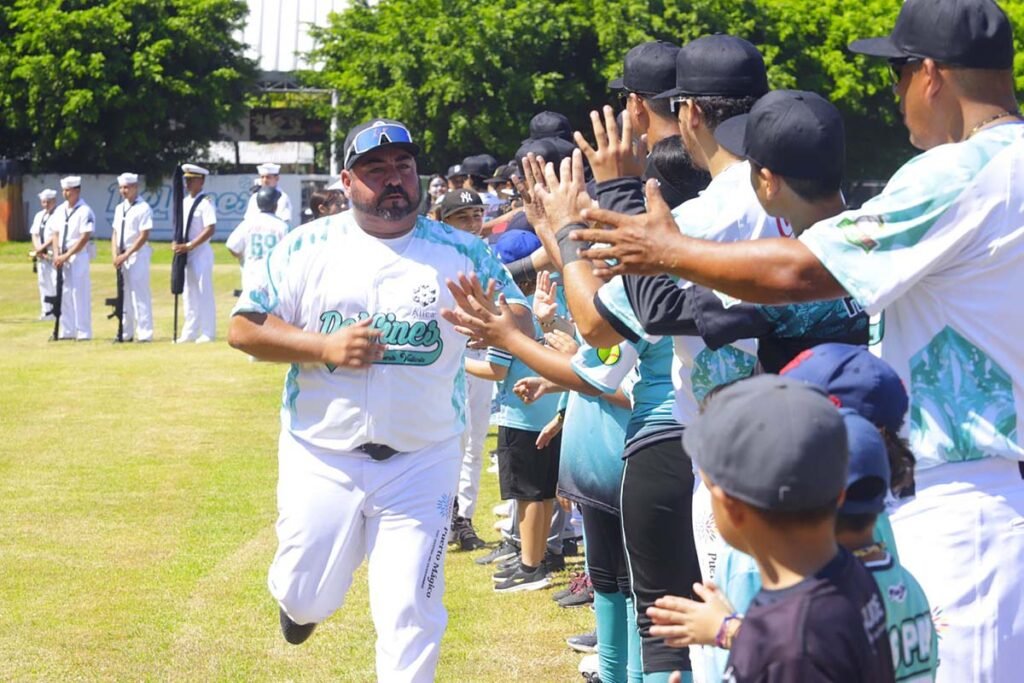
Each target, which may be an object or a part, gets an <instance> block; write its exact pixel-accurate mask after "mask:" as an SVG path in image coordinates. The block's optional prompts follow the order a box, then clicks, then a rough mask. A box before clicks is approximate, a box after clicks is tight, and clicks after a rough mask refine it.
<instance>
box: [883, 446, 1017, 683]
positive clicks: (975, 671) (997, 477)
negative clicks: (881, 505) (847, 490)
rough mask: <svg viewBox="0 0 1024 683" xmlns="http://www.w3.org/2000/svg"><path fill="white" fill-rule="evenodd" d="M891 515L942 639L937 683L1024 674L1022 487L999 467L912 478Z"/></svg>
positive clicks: (1005, 466)
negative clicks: (911, 488) (911, 492)
mask: <svg viewBox="0 0 1024 683" xmlns="http://www.w3.org/2000/svg"><path fill="white" fill-rule="evenodd" d="M915 481H916V489H917V494H916V496H915V497H914V498H910V499H908V500H906V501H905V502H903V503H902V504H901V505H900V506H899V507H898V508H897V509H896V511H895V512H894V513H893V514H892V526H893V530H894V531H895V533H896V541H897V543H898V544H899V548H900V561H901V562H902V564H903V566H904V567H906V568H907V569H908V570H909V571H910V573H911V574H913V575H914V577H915V578H916V579H917V580H918V582H919V583H920V584H921V587H922V588H923V589H924V592H925V594H926V595H927V596H928V602H929V603H931V606H932V613H933V614H934V615H935V622H936V623H935V626H936V630H937V631H938V634H939V670H938V678H937V680H938V681H940V682H947V683H952V682H954V681H956V682H957V683H961V682H962V681H971V682H972V683H1005V682H1006V681H1018V680H1021V677H1022V675H1024V674H1022V672H1024V480H1022V479H1021V474H1020V470H1019V469H1018V467H1017V463H1016V462H1013V461H1011V460H1005V459H1001V458H988V459H985V460H975V461H969V462H958V463H949V464H946V465H940V466H939V467H934V468H930V469H926V470H922V471H919V472H917V473H916V475H915Z"/></svg>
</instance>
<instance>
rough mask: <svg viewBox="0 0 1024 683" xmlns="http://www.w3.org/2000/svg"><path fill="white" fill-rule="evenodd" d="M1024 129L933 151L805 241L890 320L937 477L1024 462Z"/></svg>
mask: <svg viewBox="0 0 1024 683" xmlns="http://www.w3.org/2000/svg"><path fill="white" fill-rule="evenodd" d="M1022 177H1024V125H1021V124H1019V123H1008V124H1003V125H998V126H993V127H991V128H987V129H985V130H982V131H979V132H978V133H977V134H976V135H973V136H971V137H970V138H969V139H967V140H965V141H963V142H958V143H953V144H946V145H940V146H938V147H935V148H933V149H930V150H928V151H927V152H924V153H923V154H920V155H918V156H916V157H914V158H913V159H911V160H910V161H908V162H907V163H906V164H904V166H903V167H902V168H901V169H900V170H899V171H897V172H896V174H895V175H894V176H893V177H892V179H891V180H890V181H889V183H888V184H887V185H886V187H885V189H884V190H883V191H882V193H881V194H879V195H878V196H877V197H875V198H873V199H871V200H869V201H867V202H865V203H864V205H863V206H862V207H860V208H859V209H856V210H853V211H846V212H843V213H841V214H839V215H837V216H835V217H833V218H830V219H828V220H825V221H822V222H820V223H817V224H816V225H814V226H813V227H811V228H810V229H808V230H807V231H805V232H804V233H803V234H802V235H801V236H800V238H799V239H800V241H801V242H802V243H803V244H804V245H806V246H807V247H808V248H809V249H810V250H811V252H812V253H813V254H814V255H815V256H816V257H817V258H818V260H819V261H821V263H822V264H823V265H824V266H825V267H826V268H827V269H828V270H829V272H830V273H832V275H833V276H834V277H835V278H836V280H838V282H839V284H841V285H842V286H843V288H844V289H845V290H846V291H847V292H849V293H850V295H852V296H853V298H854V299H856V300H857V302H858V303H860V304H861V305H862V306H863V307H864V308H865V309H866V310H867V312H868V313H869V314H871V315H873V316H878V315H879V314H881V315H882V317H881V319H878V318H877V317H876V322H877V325H876V327H875V329H876V331H877V334H876V337H877V342H878V343H877V344H876V345H875V346H874V347H873V350H875V352H876V353H878V355H880V356H881V358H882V359H883V360H885V361H886V362H888V363H889V364H890V365H891V366H892V367H893V368H894V369H895V370H896V372H897V373H898V374H899V376H900V378H901V379H902V380H903V383H904V385H905V386H906V387H907V391H908V393H909V394H910V412H909V415H908V419H907V423H908V431H909V441H910V446H911V448H912V450H913V451H914V454H915V455H916V456H917V468H918V469H919V470H923V469H926V468H929V467H935V466H937V465H941V464H943V463H946V462H957V461H965V460H978V459H981V458H987V457H1003V458H1008V459H1010V460H1024V447H1022V442H1021V438H1022V436H1021V432H1020V431H1019V430H1018V429H1017V425H1018V422H1019V420H1020V414H1021V408H1022V401H1024V344H1022V343H1021V339H1022V338H1024V315H1021V312H1020V305H1019V303H1018V301H1017V298H1016V296H1014V295H1013V292H1020V291H1024V268H1022V267H1021V264H1022V263H1024V218H1022V212H1024V211H1022V207H1024V183H1022V182H1021V180H1020V179H1021V178H1022Z"/></svg>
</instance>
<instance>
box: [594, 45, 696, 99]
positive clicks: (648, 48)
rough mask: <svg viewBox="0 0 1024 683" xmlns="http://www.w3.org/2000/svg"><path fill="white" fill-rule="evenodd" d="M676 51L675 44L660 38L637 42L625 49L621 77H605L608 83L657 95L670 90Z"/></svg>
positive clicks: (673, 78)
mask: <svg viewBox="0 0 1024 683" xmlns="http://www.w3.org/2000/svg"><path fill="white" fill-rule="evenodd" d="M678 54H679V46H678V45H673V44H672V43H669V42H665V41H663V40H652V41H651V42H648V43H640V44H639V45H637V46H636V47H634V48H632V49H630V51H629V52H627V53H626V58H625V59H624V60H623V61H622V77H621V78H615V79H612V80H611V81H608V87H609V88H611V89H612V90H628V91H629V92H635V93H640V94H641V95H657V94H658V93H661V92H664V91H666V90H670V89H671V88H672V87H673V86H674V85H675V82H676V56H677V55H678Z"/></svg>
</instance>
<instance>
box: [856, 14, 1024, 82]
mask: <svg viewBox="0 0 1024 683" xmlns="http://www.w3.org/2000/svg"><path fill="white" fill-rule="evenodd" d="M850 51H851V52H857V53H860V54H863V55H869V56H871V57H885V58H886V59H894V60H899V59H908V58H916V59H934V60H935V61H936V62H939V63H941V64H949V65H952V66H963V67H967V68H972V69H1012V68H1013V29H1012V28H1011V27H1010V21H1009V19H1007V18H1006V13H1004V12H1003V10H1002V9H1000V8H999V6H998V5H997V4H996V3H995V2H993V1H992V0H907V1H906V2H905V3H903V6H902V7H900V13H899V16H897V17H896V25H895V26H894V27H893V29H892V33H890V34H889V35H887V36H882V37H880V38H863V39H861V40H855V41H853V42H852V43H850Z"/></svg>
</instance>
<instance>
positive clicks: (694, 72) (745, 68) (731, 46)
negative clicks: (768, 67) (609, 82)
mask: <svg viewBox="0 0 1024 683" xmlns="http://www.w3.org/2000/svg"><path fill="white" fill-rule="evenodd" d="M766 92H768V73H767V72H766V71H765V68H764V58H763V57H762V56H761V53H760V52H758V50H757V48H756V47H754V46H753V45H752V44H751V43H749V42H748V41H746V40H743V39H742V38H737V37H736V36H727V35H723V34H716V35H713V36H703V37H701V38H697V39H696V40H691V41H690V42H689V43H687V44H686V45H684V46H683V47H681V48H680V49H679V52H678V53H677V54H676V82H675V87H674V88H671V89H669V90H666V91H664V92H662V93H660V94H658V95H657V96H656V97H655V99H658V100H663V99H667V98H669V97H676V96H680V95H691V96H694V97H700V96H710V95H720V96H723V97H748V96H749V97H760V96H761V95H763V94H765V93H766Z"/></svg>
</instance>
